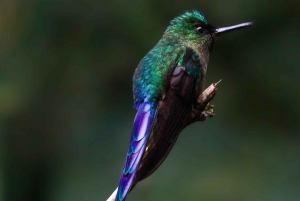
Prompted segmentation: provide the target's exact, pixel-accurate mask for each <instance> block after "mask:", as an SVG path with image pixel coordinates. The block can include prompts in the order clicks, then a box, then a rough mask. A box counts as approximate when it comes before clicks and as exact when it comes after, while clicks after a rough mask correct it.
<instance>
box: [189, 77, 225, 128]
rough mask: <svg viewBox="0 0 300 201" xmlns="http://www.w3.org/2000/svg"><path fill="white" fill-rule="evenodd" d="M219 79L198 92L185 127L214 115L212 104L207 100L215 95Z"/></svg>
mask: <svg viewBox="0 0 300 201" xmlns="http://www.w3.org/2000/svg"><path fill="white" fill-rule="evenodd" d="M220 81H221V80H220ZM220 81H219V82H216V83H213V84H211V85H210V86H209V87H207V88H206V89H205V90H204V91H203V92H202V94H200V96H199V97H198V99H197V101H196V103H195V104H194V106H193V109H192V111H191V112H190V114H189V116H188V118H187V120H186V124H185V127H186V126H188V125H190V124H192V123H195V122H197V121H205V120H206V119H209V118H211V117H213V116H214V115H215V113H214V110H213V108H214V106H213V105H211V104H209V102H210V101H211V100H212V99H213V98H214V97H215V95H216V93H217V85H218V84H219V83H220Z"/></svg>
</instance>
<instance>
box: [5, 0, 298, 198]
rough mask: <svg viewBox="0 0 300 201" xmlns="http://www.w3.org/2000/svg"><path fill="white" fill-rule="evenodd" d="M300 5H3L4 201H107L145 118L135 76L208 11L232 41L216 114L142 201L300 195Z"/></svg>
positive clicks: (8, 0)
mask: <svg viewBox="0 0 300 201" xmlns="http://www.w3.org/2000/svg"><path fill="white" fill-rule="evenodd" d="M299 6H300V3H299V1H293V0H290V1H284V0H281V1H280V0H275V1H263V0H244V1H239V0H227V1H221V0H210V1H199V0H197V1H194V0H190V1H186V0H181V1H171V0H165V1H162V0H160V1H151V0H141V1H123V0H112V1H101V0H100V1H92V0H85V1H79V0H73V1H60V0H51V1H50V0H30V1H29V0H28V1H18V0H2V1H0V13H1V17H0V133H1V134H0V142H1V146H0V157H1V159H3V160H1V162H0V169H1V173H0V181H1V182H0V195H1V198H0V200H3V201H21V200H22V201H23V200H26V201H27V200H28V201H82V200H86V201H102V200H106V199H107V198H108V197H109V195H110V194H111V193H112V192H113V191H114V189H115V188H116V187H117V183H118V180H119V176H120V171H121V168H122V166H123V162H124V157H125V153H126V151H127V146H128V141H129V136H130V131H131V125H132V121H133V118H134V114H135V111H134V109H133V107H132V106H133V103H132V92H131V84H132V81H131V79H132V74H133V71H134V69H135V67H136V65H137V64H138V62H139V60H140V59H141V58H142V57H143V56H144V55H145V54H146V53H147V52H148V51H149V50H150V49H151V48H152V47H153V46H154V45H155V44H156V42H157V41H158V40H159V38H160V37H161V35H162V33H163V32H164V30H165V28H166V26H167V25H168V23H169V21H170V20H171V19H173V18H174V17H175V16H177V15H178V14H180V13H182V12H183V11H185V10H190V9H196V10H199V11H201V12H203V13H204V14H205V15H206V17H207V18H208V19H209V21H210V23H211V24H213V25H214V26H216V27H219V26H227V25H233V24H236V23H241V22H244V21H254V22H256V25H255V26H254V27H252V28H249V29H245V30H241V31H238V32H235V33H231V34H228V35H226V36H223V37H222V38H220V39H219V40H218V41H217V43H216V45H215V47H214V50H213V52H212V54H211V57H210V58H211V60H210V64H209V70H208V75H207V77H208V78H207V85H208V84H210V83H212V82H215V81H218V80H219V79H223V81H222V83H221V84H220V86H219V91H218V95H217V97H216V98H215V99H214V101H213V104H214V105H215V106H216V108H215V112H216V116H215V117H214V118H213V119H210V120H208V121H206V122H204V123H195V124H193V125H192V126H189V127H188V128H187V129H185V130H184V131H183V133H182V134H181V136H180V138H179V140H178V142H177V143H176V145H175V147H174V149H173V150H172V152H171V154H170V156H169V157H168V159H167V160H166V161H165V163H164V164H163V165H162V166H161V168H159V169H158V171H157V172H156V173H155V174H154V175H152V176H151V177H150V178H148V179H147V180H145V181H143V182H141V183H140V184H139V185H137V187H136V188H135V189H134V191H133V192H132V193H131V194H130V195H129V196H128V200H131V201H134V200H136V201H137V200H139V201H140V200H143V201H153V200H164V201H166V200H168V201H182V200H207V201H240V200H243V201H290V200H291V201H295V200H299V199H300V179H299V178H300V171H299V168H300V157H299V155H300V146H299V143H300V137H299V134H300V133H299V131H300V125H299V121H300V106H299V98H300V93H299V89H298V87H299V84H300V83H299V75H300V66H299V64H300V59H299V57H300V51H299V47H300V37H299V35H300V26H299V20H300V13H299Z"/></svg>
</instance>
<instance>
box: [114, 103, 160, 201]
mask: <svg viewBox="0 0 300 201" xmlns="http://www.w3.org/2000/svg"><path fill="white" fill-rule="evenodd" d="M156 110H157V104H153V103H141V104H140V105H139V106H138V110H137V113H136V116H135V119H134V123H133V129H132V133H131V139H130V146H129V150H128V152H127V155H126V161H125V164H124V167H123V171H122V174H121V179H120V183H119V187H118V192H117V196H116V199H115V201H124V200H125V198H126V196H127V194H128V193H129V191H130V189H131V186H132V184H133V181H134V177H135V174H136V171H137V170H138V167H139V164H140V160H141V158H142V156H143V153H144V151H145V148H146V145H147V141H148V139H149V136H150V134H151V131H152V128H153V124H154V122H155V116H156Z"/></svg>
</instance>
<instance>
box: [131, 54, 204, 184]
mask: <svg viewBox="0 0 300 201" xmlns="http://www.w3.org/2000/svg"><path fill="white" fill-rule="evenodd" d="M195 54H196V52H195V51H193V50H191V49H189V50H187V51H186V55H185V56H184V59H185V61H183V62H182V64H181V66H177V67H176V68H175V69H174V71H173V73H172V76H171V79H170V81H169V82H170V86H169V87H168V89H167V90H166V94H165V97H164V99H163V100H162V101H160V105H159V109H158V112H157V117H156V123H155V125H154V128H153V133H152V135H151V138H150V139H149V141H148V143H147V148H146V151H145V154H144V155H143V158H142V161H141V164H140V165H139V169H138V172H137V174H136V178H135V182H134V184H136V183H137V182H138V181H141V180H143V179H145V178H146V177H148V176H149V175H151V174H152V173H153V172H154V171H155V170H156V169H157V168H158V167H159V166H160V165H161V164H162V162H163V161H164V160H165V159H166V157H167V156H168V154H169V153H170V151H171V149H172V147H173V145H174V144H175V142H176V140H177V138H178V136H179V134H180V132H181V131H182V129H183V128H184V122H185V119H186V118H187V116H188V114H189V113H190V111H191V109H192V104H193V102H195V100H196V97H197V95H198V94H197V92H196V90H197V85H198V82H199V79H200V78H201V70H200V68H201V64H200V61H199V60H198V59H199V58H197V56H198V55H195ZM195 58H196V59H195Z"/></svg>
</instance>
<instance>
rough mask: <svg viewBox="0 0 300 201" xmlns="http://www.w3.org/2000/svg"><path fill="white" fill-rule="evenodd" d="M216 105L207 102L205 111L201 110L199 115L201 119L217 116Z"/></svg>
mask: <svg viewBox="0 0 300 201" xmlns="http://www.w3.org/2000/svg"><path fill="white" fill-rule="evenodd" d="M214 107H215V106H214V105H211V104H209V103H208V104H207V105H206V107H205V109H204V111H202V112H201V114H200V116H199V121H205V120H206V119H210V118H212V117H213V116H215V112H214Z"/></svg>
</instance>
